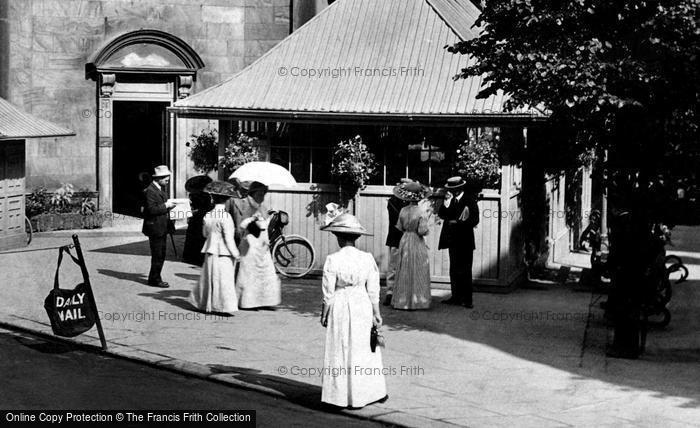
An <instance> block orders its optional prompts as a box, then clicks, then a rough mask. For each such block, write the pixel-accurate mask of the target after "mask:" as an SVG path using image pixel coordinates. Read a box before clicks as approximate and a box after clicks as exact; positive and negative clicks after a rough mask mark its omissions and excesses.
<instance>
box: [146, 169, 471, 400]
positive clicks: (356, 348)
mask: <svg viewBox="0 0 700 428" xmlns="http://www.w3.org/2000/svg"><path fill="white" fill-rule="evenodd" d="M159 174H160V175H159ZM168 178H169V171H167V167H158V168H156V174H155V175H154V183H155V184H153V185H152V186H149V188H147V189H146V190H145V195H146V200H147V204H146V207H145V209H144V233H147V232H152V231H153V230H155V228H156V226H157V225H160V224H161V223H167V213H168V211H169V210H170V209H172V208H173V206H174V204H172V203H171V202H169V201H168V200H167V196H166V194H165V192H164V191H163V190H162V187H163V186H165V185H166V184H167V179H168ZM465 186H466V183H465V182H464V180H463V179H462V178H460V177H453V178H450V179H449V180H447V183H446V185H445V191H444V192H436V193H431V192H430V189H429V188H428V187H426V186H423V185H421V184H420V183H417V182H415V181H412V180H409V179H404V180H402V181H401V183H399V184H398V185H397V186H396V187H395V188H394V190H393V196H392V197H391V198H390V199H389V202H388V211H389V219H390V223H391V224H390V231H389V234H388V236H387V242H386V243H387V245H388V246H389V247H390V249H391V259H390V264H389V272H388V274H387V287H388V291H387V297H386V300H385V304H386V305H389V304H390V305H392V306H393V307H394V308H396V309H409V310H410V309H426V308H428V307H430V303H431V296H430V262H429V255H428V247H427V245H426V243H425V238H424V237H425V235H426V234H427V233H428V229H429V227H428V225H429V220H430V217H431V215H432V214H433V211H434V209H435V206H436V205H439V207H438V209H437V213H438V215H439V216H440V217H441V218H442V219H443V220H444V225H443V228H442V233H441V236H440V244H439V248H440V249H443V248H447V249H448V250H449V253H450V281H451V287H452V296H451V297H450V299H448V300H447V301H446V303H450V304H461V305H464V306H466V307H472V285H471V261H472V254H473V251H474V248H475V247H474V232H473V228H474V227H475V226H476V225H477V224H478V222H479V214H478V208H477V205H476V198H475V195H474V194H471V195H470V194H467V192H465V190H466V189H465ZM238 190H239V189H236V188H235V187H234V186H233V185H232V184H230V183H226V182H221V181H214V182H211V183H209V184H207V185H206V187H204V194H205V195H207V197H208V198H210V202H211V205H212V206H213V208H209V209H207V210H206V213H205V214H203V215H201V213H200V214H199V217H198V214H197V213H195V215H194V216H193V219H194V221H191V222H190V227H193V226H195V228H196V227H198V226H197V225H198V223H197V218H200V219H201V230H202V239H203V240H204V244H203V245H202V247H201V254H203V255H204V260H203V265H202V271H201V275H200V278H199V281H198V283H197V284H196V285H195V287H194V288H193V290H192V292H191V294H190V301H191V303H192V304H193V305H195V306H196V307H197V308H198V309H200V310H202V311H206V312H216V313H229V314H230V313H232V312H235V311H236V310H238V309H239V308H251V307H260V306H268V307H270V306H276V305H278V304H279V303H280V302H281V288H280V281H279V278H278V277H277V275H276V273H275V268H274V265H273V262H272V257H271V255H270V251H269V242H268V237H267V230H266V229H267V225H268V221H267V212H266V210H265V208H264V207H263V201H264V198H265V194H266V192H267V187H266V186H264V185H263V184H261V183H257V182H253V183H250V185H249V186H248V187H247V189H245V190H246V194H245V195H240V194H237V191H238ZM235 196H239V197H235ZM440 199H442V202H439V201H440ZM202 200H203V201H204V202H207V200H206V198H204V197H202ZM204 205H206V204H204ZM329 214H330V213H329ZM331 217H332V218H330V220H329V222H328V223H327V224H326V225H325V226H323V227H321V230H323V231H327V232H331V233H333V234H334V235H335V236H336V238H337V242H338V246H339V250H338V251H336V252H335V253H333V254H330V255H328V256H327V258H326V260H325V263H324V265H323V277H322V281H321V289H322V295H323V299H322V302H323V304H322V309H321V319H320V321H321V325H322V326H323V327H325V328H326V338H325V351H324V372H323V380H322V385H323V387H322V393H321V400H322V402H324V403H327V404H330V405H333V406H339V407H352V408H359V407H363V406H365V405H368V404H371V403H375V402H383V401H385V400H386V399H388V395H387V389H386V380H385V376H384V370H383V363H382V357H381V349H380V348H379V347H377V346H376V345H377V344H378V343H379V342H380V337H379V334H378V330H379V328H380V327H381V325H382V322H383V320H382V316H381V313H380V309H379V295H380V286H379V269H378V267H377V263H376V261H375V259H374V256H373V255H372V254H371V253H368V252H364V251H361V250H359V249H358V248H356V246H355V242H356V241H357V239H358V238H360V237H361V236H364V235H371V234H370V233H368V232H367V230H366V229H365V228H364V227H363V226H362V225H361V224H360V222H359V220H358V219H357V218H356V217H355V216H353V215H351V214H349V213H343V212H341V211H338V212H337V213H333V215H332V216H331ZM158 227H159V226H158ZM158 230H160V229H158ZM159 233H160V232H158V233H155V234H154V233H151V234H150V235H149V240H150V241H151V251H152V267H151V274H150V275H149V284H152V285H154V286H163V285H162V284H165V285H164V286H165V287H167V283H163V282H162V280H161V279H160V269H161V268H162V260H161V259H159V257H160V255H161V251H162V255H163V258H164V253H165V244H164V243H165V235H166V232H163V233H162V239H161V237H160V236H159ZM188 233H189V232H188ZM147 234H148V233H147ZM161 246H162V250H161ZM236 263H238V264H239V266H238V269H236ZM161 283H162V284H161Z"/></svg>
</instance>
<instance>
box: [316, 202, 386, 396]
mask: <svg viewBox="0 0 700 428" xmlns="http://www.w3.org/2000/svg"><path fill="white" fill-rule="evenodd" d="M322 230H325V231H328V232H333V233H334V234H335V235H336V237H337V239H338V245H339V246H340V250H338V251H337V252H335V253H333V254H331V255H329V256H328V257H327V258H326V263H325V264H324V266H323V283H322V287H323V310H322V312H321V324H322V325H323V326H324V327H326V347H325V355H324V360H323V368H324V370H323V389H322V393H321V401H323V402H324V403H328V404H331V405H334V406H339V407H353V408H358V407H363V406H366V405H367V404H371V403H374V402H378V401H381V402H383V401H384V400H386V398H388V396H387V393H386V380H385V378H384V373H383V365H382V354H381V350H380V348H376V350H375V351H374V352H372V350H371V348H370V331H371V329H372V326H373V325H375V326H377V327H379V326H381V324H382V317H381V314H380V313H379V269H378V268H377V263H376V262H375V260H374V257H373V256H372V255H371V254H370V253H366V252H364V251H360V250H358V249H357V248H355V240H356V239H357V238H359V237H360V236H361V235H369V233H367V232H366V231H365V229H364V228H363V227H362V225H360V223H359V221H358V220H357V219H356V218H355V217H354V216H352V215H350V214H341V215H339V216H338V217H336V218H335V219H334V220H333V221H332V222H331V223H330V224H328V225H327V226H325V227H323V228H322Z"/></svg>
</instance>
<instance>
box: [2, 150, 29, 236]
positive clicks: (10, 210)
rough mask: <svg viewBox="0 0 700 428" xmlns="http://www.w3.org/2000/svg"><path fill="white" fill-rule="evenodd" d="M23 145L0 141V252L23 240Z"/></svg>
mask: <svg viewBox="0 0 700 428" xmlns="http://www.w3.org/2000/svg"><path fill="white" fill-rule="evenodd" d="M24 156H25V154H24V141H23V140H22V141H0V249H8V248H12V247H15V246H17V245H18V244H19V243H21V242H22V241H23V239H24V192H25V162H24Z"/></svg>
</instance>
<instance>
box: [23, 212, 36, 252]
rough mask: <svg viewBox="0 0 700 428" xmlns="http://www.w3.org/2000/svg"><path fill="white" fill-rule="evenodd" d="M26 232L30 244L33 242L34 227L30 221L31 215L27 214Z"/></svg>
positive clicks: (25, 218) (25, 220)
mask: <svg viewBox="0 0 700 428" xmlns="http://www.w3.org/2000/svg"><path fill="white" fill-rule="evenodd" d="M24 232H25V233H26V234H27V245H29V244H31V243H32V235H33V234H34V229H32V222H31V221H29V217H27V216H24Z"/></svg>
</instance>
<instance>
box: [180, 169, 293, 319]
mask: <svg viewBox="0 0 700 428" xmlns="http://www.w3.org/2000/svg"><path fill="white" fill-rule="evenodd" d="M243 191H244V192H245V194H244V195H240V194H238V189H236V188H235V187H234V186H233V185H232V184H230V183H227V182H223V181H214V182H212V183H209V184H207V185H206V187H205V188H204V193H206V194H209V195H211V198H212V203H213V205H214V208H213V209H211V210H210V211H208V212H207V213H206V214H205V216H204V219H203V220H204V221H203V226H202V232H203V236H204V238H205V239H206V241H205V243H204V246H203V247H202V250H201V252H202V253H203V254H204V264H203V266H202V272H201V274H200V277H199V282H198V283H197V284H196V285H195V287H194V288H193V289H192V292H191V293H190V297H189V300H190V302H191V303H192V304H193V305H194V306H195V307H196V308H197V309H199V310H201V311H204V312H214V313H224V314H232V313H233V312H235V311H237V310H238V309H239V308H240V309H254V308H272V307H275V306H277V305H279V304H280V303H281V302H282V289H281V284H280V279H279V277H278V276H277V273H276V272H275V266H274V264H273V262H272V256H271V255H270V249H269V246H270V242H269V238H268V233H267V225H268V223H269V221H268V213H267V210H266V208H265V207H264V204H263V202H264V200H265V194H266V193H267V186H265V185H264V184H262V183H259V182H252V183H250V184H249V185H248V186H244V187H243ZM236 196H242V197H236ZM236 262H237V263H238V269H236V267H235V265H236Z"/></svg>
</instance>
